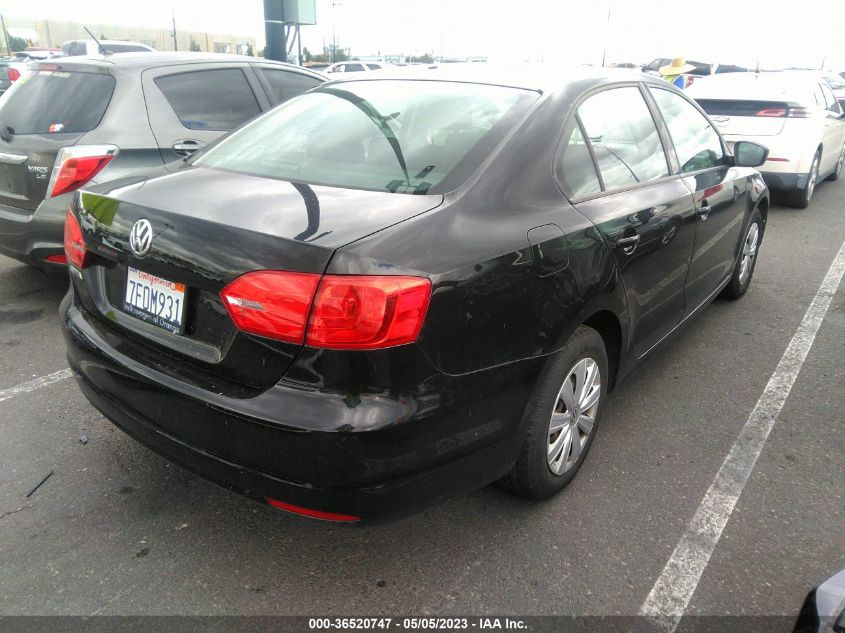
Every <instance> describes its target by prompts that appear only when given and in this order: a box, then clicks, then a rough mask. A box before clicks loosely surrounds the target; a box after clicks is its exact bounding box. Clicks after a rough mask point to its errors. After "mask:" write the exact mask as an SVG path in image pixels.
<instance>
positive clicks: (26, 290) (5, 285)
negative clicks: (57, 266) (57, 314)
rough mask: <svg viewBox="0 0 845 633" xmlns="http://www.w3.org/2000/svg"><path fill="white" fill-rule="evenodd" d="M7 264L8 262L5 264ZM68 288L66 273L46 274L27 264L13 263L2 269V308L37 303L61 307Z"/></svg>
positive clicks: (0, 287) (0, 293)
mask: <svg viewBox="0 0 845 633" xmlns="http://www.w3.org/2000/svg"><path fill="white" fill-rule="evenodd" d="M3 263H4V264H6V262H3ZM67 288H68V277H67V273H66V272H64V271H57V272H51V273H45V272H44V271H42V270H39V269H37V268H33V267H32V266H27V265H26V264H17V263H12V264H11V265H4V266H3V267H2V268H0V306H3V307H6V306H9V307H12V306H14V305H15V304H17V303H22V302H25V301H35V302H37V303H41V304H45V305H47V304H54V305H55V306H56V308H58V306H59V302H61V300H62V297H63V296H64V294H65V292H67Z"/></svg>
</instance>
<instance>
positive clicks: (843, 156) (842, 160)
mask: <svg viewBox="0 0 845 633" xmlns="http://www.w3.org/2000/svg"><path fill="white" fill-rule="evenodd" d="M843 165H845V145H843V146H842V151H841V152H839V160H838V161H837V162H836V169H834V170H833V173H832V174H831V175H830V176H828V177H827V179H828V180H830V181H834V180H839V177H840V176H841V175H842V167H843Z"/></svg>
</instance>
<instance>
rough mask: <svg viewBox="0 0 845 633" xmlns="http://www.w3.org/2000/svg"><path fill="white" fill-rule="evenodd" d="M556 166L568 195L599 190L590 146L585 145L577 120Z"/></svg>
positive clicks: (584, 194) (583, 194)
mask: <svg viewBox="0 0 845 633" xmlns="http://www.w3.org/2000/svg"><path fill="white" fill-rule="evenodd" d="M558 168H559V169H558V177H559V178H560V180H561V182H562V184H563V187H564V189H565V190H566V193H568V194H569V195H570V196H572V197H578V196H587V195H590V194H591V193H598V192H600V191H601V185H600V184H599V178H598V176H597V175H596V166H595V164H594V163H593V157H592V156H591V155H590V148H589V147H587V142H586V141H585V140H584V136H583V135H582V134H581V127H580V126H579V125H578V124H577V122H576V123H575V125H574V126H573V127H572V132H571V133H570V134H569V141H568V142H567V143H566V148H565V149H564V150H563V156H562V159H561V161H560V164H559V165H558Z"/></svg>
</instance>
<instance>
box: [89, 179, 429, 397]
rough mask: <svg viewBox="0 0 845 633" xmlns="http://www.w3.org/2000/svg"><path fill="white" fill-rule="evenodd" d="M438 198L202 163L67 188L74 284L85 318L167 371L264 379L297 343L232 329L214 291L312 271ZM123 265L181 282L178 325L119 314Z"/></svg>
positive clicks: (267, 382) (260, 383)
mask: <svg viewBox="0 0 845 633" xmlns="http://www.w3.org/2000/svg"><path fill="white" fill-rule="evenodd" d="M441 202H442V196H439V195H427V196H425V195H405V194H391V193H385V192H374V191H360V190H354V189H340V188H331V187H318V186H310V185H304V184H299V183H290V182H286V181H279V180H272V179H268V178H260V177H255V176H247V175H242V174H233V173H229V172H222V171H219V170H211V169H207V168H203V167H186V168H184V169H183V170H181V171H179V172H177V173H175V174H169V175H167V176H162V177H159V178H155V179H152V180H142V179H136V180H123V181H115V182H113V183H109V184H107V185H102V186H99V187H95V188H93V189H92V190H90V191H83V192H82V193H81V194H80V196H79V198H78V203H77V207H78V208H77V212H78V213H79V217H80V224H81V226H82V229H83V233H84V234H85V241H86V245H87V246H88V249H89V251H90V252H91V254H92V257H91V265H90V266H88V267H86V269H85V271H84V279H85V284H84V285H85V289H84V291H85V293H87V295H88V296H89V299H90V302H91V304H92V306H93V307H94V308H95V309H92V310H91V311H92V312H93V313H94V314H95V315H96V316H97V318H98V319H99V320H100V321H101V322H102V323H104V324H108V325H109V326H111V327H113V328H114V329H115V330H116V331H118V332H119V333H120V334H121V335H122V336H123V337H126V338H128V339H131V340H133V341H134V342H135V343H136V344H139V345H142V346H143V347H144V348H145V355H146V356H147V357H149V358H155V359H156V363H161V364H162V365H163V366H164V365H168V366H172V367H171V369H173V370H174V371H175V370H176V369H178V368H179V367H181V366H188V367H189V370H190V371H196V372H199V373H200V374H203V375H205V376H206V379H208V378H209V377H213V378H214V379H216V380H219V381H221V383H220V384H223V383H225V382H229V383H231V384H233V385H240V386H248V387H252V388H256V389H265V388H268V387H269V386H271V385H272V384H275V383H276V382H278V380H279V379H280V378H281V376H282V375H283V374H284V372H285V370H286V369H287V367H288V365H289V363H290V362H291V361H292V360H293V358H294V357H295V355H296V354H297V353H298V352H299V349H300V348H301V345H298V344H292V343H286V342H280V341H275V340H270V339H266V338H262V337H258V336H254V335H248V334H244V333H242V332H239V331H238V330H237V329H236V328H235V326H234V323H233V322H232V321H231V318H230V317H229V315H228V313H227V311H226V308H225V306H224V305H223V302H222V300H221V298H220V294H219V293H220V291H221V290H222V289H223V288H224V287H225V286H226V285H227V284H228V283H230V282H231V281H232V280H233V279H235V278H237V277H239V276H240V275H242V274H244V273H246V272H249V271H254V270H287V271H295V272H304V273H317V274H322V273H323V272H324V271H325V269H326V267H327V265H328V263H329V260H330V258H331V256H332V254H333V253H334V251H335V250H336V249H337V248H339V247H341V246H344V245H346V244H348V243H350V242H353V241H355V240H357V239H360V238H362V237H365V236H366V235H369V234H371V233H373V232H376V231H378V230H381V229H383V228H386V227H387V226H390V225H392V224H395V223H397V222H401V221H403V220H405V219H407V218H410V217H412V216H414V215H417V214H420V213H424V212H426V211H428V210H430V209H432V208H434V207H436V206H438V205H439V204H440V203H441ZM140 220H147V221H148V222H149V223H150V227H151V230H152V242H151V245H150V250H149V254H147V255H145V256H143V257H138V256H137V255H136V254H134V253H133V249H132V246H131V245H130V232H131V231H132V227H133V226H134V225H135V223H136V222H139V221H140ZM130 268H133V269H136V270H138V271H140V273H143V274H145V275H152V276H154V277H157V278H161V279H163V280H166V281H169V282H174V283H176V284H182V285H183V286H184V288H185V295H184V298H185V304H184V305H185V308H184V318H183V320H182V322H183V332H182V333H172V332H170V331H167V330H165V329H163V328H161V327H157V326H156V325H154V324H151V323H148V322H145V321H143V320H141V319H139V318H137V317H135V316H131V315H130V314H129V313H128V312H129V311H131V309H129V308H128V307H127V306H126V305H125V301H126V291H127V288H128V286H127V283H128V282H127V279H128V275H129V269H130ZM133 274H135V273H133ZM212 382H213V381H212Z"/></svg>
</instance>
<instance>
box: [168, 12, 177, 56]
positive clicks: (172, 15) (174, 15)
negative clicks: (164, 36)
mask: <svg viewBox="0 0 845 633" xmlns="http://www.w3.org/2000/svg"><path fill="white" fill-rule="evenodd" d="M170 11H171V20H172V24H173V33H172V35H173V50H174V51H178V50H179V47H178V46H177V45H176V9H171V10H170Z"/></svg>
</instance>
